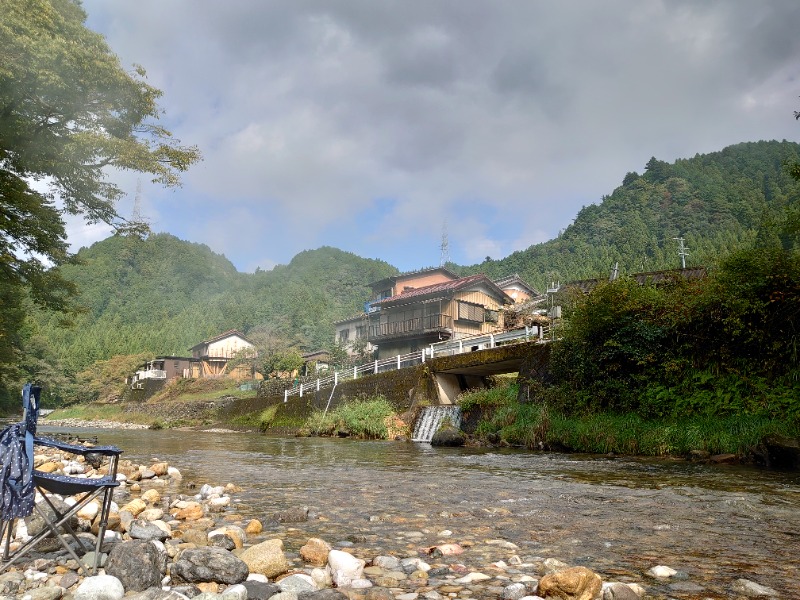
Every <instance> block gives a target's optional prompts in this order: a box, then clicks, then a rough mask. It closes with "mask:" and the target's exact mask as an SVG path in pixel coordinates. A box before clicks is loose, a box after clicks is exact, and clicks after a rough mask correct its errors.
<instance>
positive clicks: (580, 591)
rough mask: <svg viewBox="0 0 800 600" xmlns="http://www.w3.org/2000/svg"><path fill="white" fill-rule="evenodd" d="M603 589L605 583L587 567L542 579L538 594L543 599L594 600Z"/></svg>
mask: <svg viewBox="0 0 800 600" xmlns="http://www.w3.org/2000/svg"><path fill="white" fill-rule="evenodd" d="M602 587H603V582H602V580H601V579H600V576H599V575H597V573H594V572H593V571H591V570H589V569H587V568H586V567H572V568H570V569H564V570H563V571H558V572H557V573H551V574H549V575H545V576H544V577H542V579H541V581H539V590H538V592H537V593H538V594H539V596H541V597H542V598H559V599H560V600H594V598H596V597H597V596H599V595H600V590H601V589H602Z"/></svg>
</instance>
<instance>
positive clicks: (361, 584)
mask: <svg viewBox="0 0 800 600" xmlns="http://www.w3.org/2000/svg"><path fill="white" fill-rule="evenodd" d="M350 587H351V588H353V589H354V590H365V589H367V588H371V587H372V582H371V581H370V580H369V579H353V581H351V582H350Z"/></svg>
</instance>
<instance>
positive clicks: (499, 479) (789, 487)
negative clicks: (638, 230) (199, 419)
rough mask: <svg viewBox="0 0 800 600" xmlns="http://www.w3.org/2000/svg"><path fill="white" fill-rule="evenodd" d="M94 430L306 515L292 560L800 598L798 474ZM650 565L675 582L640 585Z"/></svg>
mask: <svg viewBox="0 0 800 600" xmlns="http://www.w3.org/2000/svg"><path fill="white" fill-rule="evenodd" d="M43 429H44V428H43ZM44 430H45V431H47V430H46V429H44ZM49 431H53V429H49ZM82 431H83V432H87V431H89V430H82ZM91 433H92V434H96V435H97V436H98V438H99V441H100V442H101V443H111V444H116V445H118V446H120V447H121V448H123V449H124V451H125V454H124V458H129V459H131V460H134V461H136V462H139V461H141V462H147V461H149V460H152V459H156V458H157V459H159V460H166V461H168V462H169V463H170V464H171V465H173V466H176V467H178V468H179V469H180V470H181V472H182V473H183V475H184V481H187V480H191V481H195V482H197V483H198V484H202V483H212V484H215V485H216V484H225V483H228V482H233V483H235V484H237V485H239V486H241V487H242V488H244V491H243V492H242V493H240V494H237V495H236V497H237V499H239V500H240V501H241V502H240V504H239V505H238V506H237V512H238V513H239V514H241V515H243V516H245V517H255V518H259V519H262V520H264V521H265V522H266V521H268V520H269V516H270V515H272V514H274V513H276V512H278V511H282V510H286V509H290V508H297V507H303V506H307V507H309V508H310V511H311V514H312V516H315V517H316V518H312V519H311V520H309V521H308V522H307V523H302V524H293V525H286V526H284V525H274V526H272V529H271V531H272V532H273V533H275V534H278V535H279V536H280V537H282V538H283V539H284V543H285V546H286V549H287V551H289V552H297V551H298V549H299V547H300V546H301V545H303V544H304V543H305V541H306V540H307V538H308V537H311V536H316V537H321V538H323V539H326V540H327V541H329V542H331V543H334V542H336V541H339V540H346V539H348V538H349V539H351V540H355V541H356V543H355V546H354V547H353V552H354V553H355V554H357V555H359V553H361V554H362V556H361V557H362V558H366V559H370V558H372V557H374V556H376V555H378V554H388V553H392V554H398V555H403V556H409V555H415V554H416V553H417V552H418V551H419V549H420V548H423V547H426V546H432V545H435V544H437V543H443V542H456V543H462V544H464V545H465V546H467V547H468V548H467V551H466V552H465V553H464V554H462V555H460V556H459V557H458V559H459V560H460V561H461V562H463V563H464V564H465V565H467V566H468V567H470V568H474V569H476V570H484V571H485V566H486V565H489V564H490V563H491V562H495V561H500V560H503V561H508V559H509V558H510V557H511V556H512V555H513V554H517V555H519V556H520V557H522V558H523V559H526V558H530V557H537V556H538V557H544V558H557V559H559V560H562V561H564V562H566V563H569V564H571V565H583V566H586V567H589V568H591V569H593V570H594V571H596V572H597V573H599V574H600V575H601V576H602V577H603V579H604V580H623V581H637V582H641V583H642V585H644V586H645V587H646V588H647V589H648V591H649V592H650V593H651V594H653V595H655V596H659V597H670V598H729V597H732V594H731V586H732V584H733V583H734V582H735V581H736V580H737V579H739V578H744V579H749V580H751V581H755V582H757V583H760V584H762V585H766V586H769V587H772V588H774V589H775V590H777V591H778V592H779V593H780V597H781V598H800V570H799V569H798V566H799V565H800V474H798V473H784V472H776V471H765V470H759V469H755V468H747V467H735V466H712V465H699V464H690V463H686V462H683V461H655V460H640V459H630V458H608V457H598V456H582V455H565V454H550V453H530V452H523V451H515V450H497V449H485V448H481V449H475V448H458V449H449V448H432V447H431V446H430V445H427V444H415V443H404V442H364V441H353V440H338V439H327V438H275V437H267V436H262V435H257V434H241V433H235V434H234V433H207V432H187V431H172V430H170V431H148V430H133V431H131V430H128V431H126V430H119V431H117V430H115V431H109V430H91ZM448 531H449V532H452V534H451V535H447V532H448ZM496 540H505V541H509V542H512V543H514V544H516V545H517V546H518V549H516V550H513V549H508V548H504V547H503V545H502V544H500V543H499V542H497V541H496ZM487 542H489V543H487ZM471 553H472V555H471ZM656 565H667V566H670V567H672V568H674V569H677V570H678V571H679V575H678V577H677V579H675V578H673V579H671V580H666V581H657V580H654V579H651V578H648V577H647V576H645V572H646V571H647V570H648V569H650V568H651V567H653V566H656Z"/></svg>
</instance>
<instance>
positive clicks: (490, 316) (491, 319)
mask: <svg viewBox="0 0 800 600" xmlns="http://www.w3.org/2000/svg"><path fill="white" fill-rule="evenodd" d="M483 318H484V320H485V321H486V322H487V323H497V322H498V321H499V320H500V311H498V310H492V309H490V308H487V309H486V311H485V312H484V315H483Z"/></svg>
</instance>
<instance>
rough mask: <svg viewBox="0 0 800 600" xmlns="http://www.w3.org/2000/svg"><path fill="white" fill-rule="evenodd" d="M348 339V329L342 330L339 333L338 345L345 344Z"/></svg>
mask: <svg viewBox="0 0 800 600" xmlns="http://www.w3.org/2000/svg"><path fill="white" fill-rule="evenodd" d="M349 339H350V330H349V329H342V330H341V331H340V332H339V343H340V344H346V343H347V341H348V340H349Z"/></svg>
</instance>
